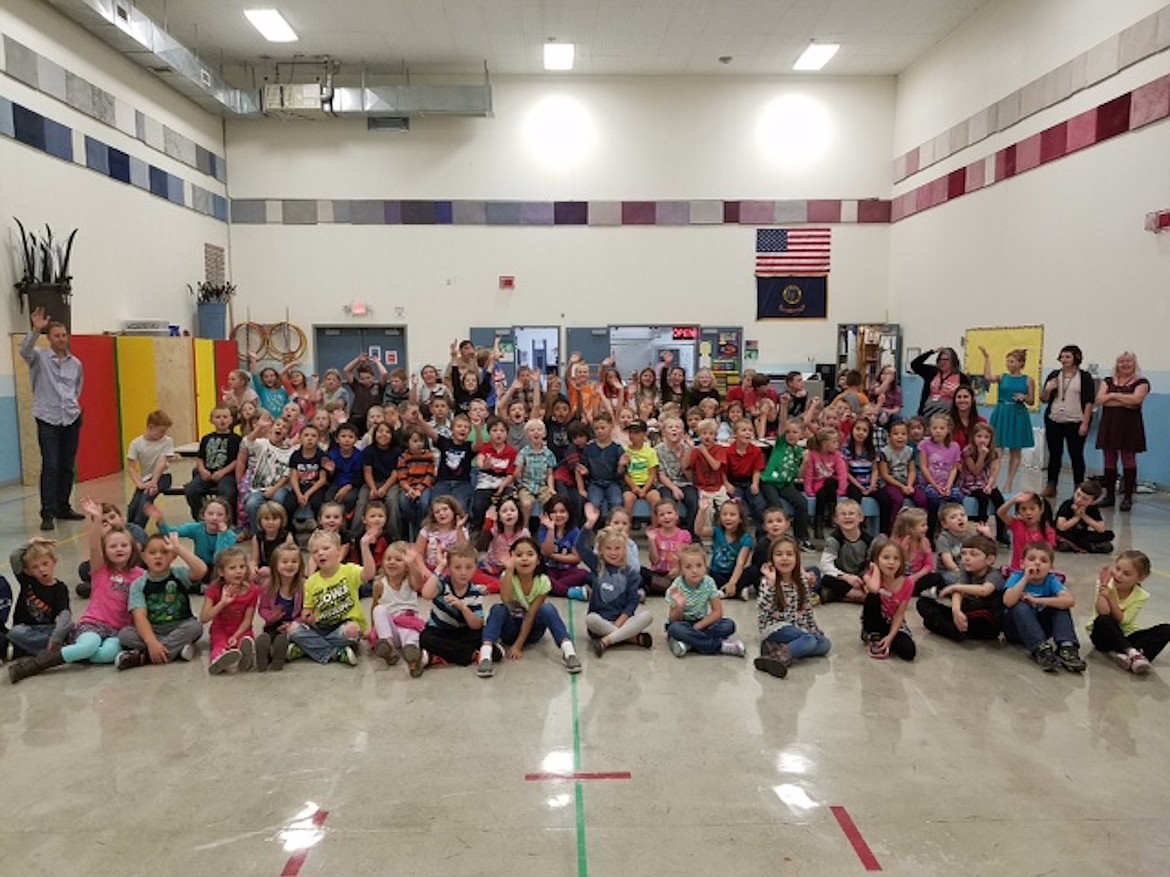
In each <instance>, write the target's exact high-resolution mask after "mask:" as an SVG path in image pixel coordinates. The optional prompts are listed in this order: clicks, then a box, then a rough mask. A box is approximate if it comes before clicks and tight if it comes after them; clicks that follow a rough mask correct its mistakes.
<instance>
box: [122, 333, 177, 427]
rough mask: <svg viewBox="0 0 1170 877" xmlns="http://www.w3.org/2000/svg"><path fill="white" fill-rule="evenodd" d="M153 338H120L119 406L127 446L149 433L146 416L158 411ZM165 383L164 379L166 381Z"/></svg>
mask: <svg viewBox="0 0 1170 877" xmlns="http://www.w3.org/2000/svg"><path fill="white" fill-rule="evenodd" d="M154 341H155V339H153V338H134V337H131V336H120V337H118V338H117V339H116V340H115V345H116V346H115V349H116V350H117V353H118V403H119V406H120V408H121V409H122V410H121V414H122V437H123V438H124V439H125V441H126V444H127V446H129V443H130V442H131V441H133V440H134V438H136V437H137V436H140V435H142V432H143V430H145V429H146V416H147V415H148V414H150V412H151V411H154V409H156V408H158V407H159V405H158V382H157V380H156V375H155V362H154ZM164 379H165V378H164Z"/></svg>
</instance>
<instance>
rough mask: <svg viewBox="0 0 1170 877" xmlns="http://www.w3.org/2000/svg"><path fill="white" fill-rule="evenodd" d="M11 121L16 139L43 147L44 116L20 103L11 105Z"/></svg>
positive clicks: (41, 148) (36, 146)
mask: <svg viewBox="0 0 1170 877" xmlns="http://www.w3.org/2000/svg"><path fill="white" fill-rule="evenodd" d="M12 123H13V129H14V132H15V134H16V139H17V140H19V141H20V142H21V143H25V144H27V145H29V146H32V147H34V148H36V149H40V150H42V151H43V150H44V148H45V117H44V116H42V115H41V114H40V113H34V112H33V111H32V110H30V109H28V108H27V107H22V106H21V105H20V104H13V105H12Z"/></svg>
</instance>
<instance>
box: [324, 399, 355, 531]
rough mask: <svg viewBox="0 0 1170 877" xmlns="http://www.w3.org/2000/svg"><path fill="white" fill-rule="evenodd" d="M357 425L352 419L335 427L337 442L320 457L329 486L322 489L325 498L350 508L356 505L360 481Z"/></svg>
mask: <svg viewBox="0 0 1170 877" xmlns="http://www.w3.org/2000/svg"><path fill="white" fill-rule="evenodd" d="M358 435H359V432H358V428H357V426H356V424H354V423H353V422H352V421H351V422H349V423H343V424H341V426H339V427H338V428H337V433H336V435H335V436H334V438H335V439H336V442H335V443H334V445H333V447H331V448H330V449H329V453H328V454H327V455H326V456H325V459H324V461H322V464H321V465H322V466H324V468H325V471H326V472H328V473H329V486H328V487H327V488H326V489H325V501H326V502H335V503H337V504H338V505H340V506H341V507H342V508H344V509H345V513H346V514H350V513H351V512H353V510H354V507H355V506H356V505H357V497H358V490H359V488H360V487H361V485H362V477H363V473H362V455H361V454H359V453H358V451H357V440H358Z"/></svg>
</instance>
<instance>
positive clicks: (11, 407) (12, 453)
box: [0, 387, 20, 483]
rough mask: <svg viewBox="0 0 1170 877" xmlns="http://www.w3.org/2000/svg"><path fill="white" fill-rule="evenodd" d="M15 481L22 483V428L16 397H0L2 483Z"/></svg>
mask: <svg viewBox="0 0 1170 877" xmlns="http://www.w3.org/2000/svg"><path fill="white" fill-rule="evenodd" d="M9 392H11V387H10V388H9ZM13 481H20V426H19V424H18V423H17V418H16V396H0V483H8V482H13Z"/></svg>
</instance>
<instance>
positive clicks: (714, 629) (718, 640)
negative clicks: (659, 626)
mask: <svg viewBox="0 0 1170 877" xmlns="http://www.w3.org/2000/svg"><path fill="white" fill-rule="evenodd" d="M733 633H735V622H734V621H732V620H731V619H730V618H720V619H719V620H718V621H716V622H715V623H714V624H712V625H711V626H710V627H707V628H704V629H703V630H695V623H694V622H693V621H670V622H667V624H666V635H667V636H668V637H670V638H671V639H676V640H678V641H679V642H683V643H686V644H687V645H688V646H689V647H690V649H691V651H693V652H698V653H699V654H700V655H717V654H719V650H720V649H721V648H722V647H723V641H724V640H725V639H727V638H729V637H730V636H731V635H732V634H733Z"/></svg>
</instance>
